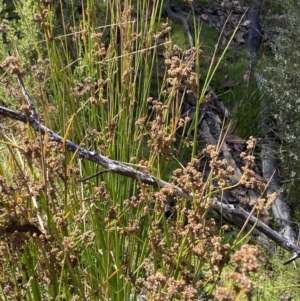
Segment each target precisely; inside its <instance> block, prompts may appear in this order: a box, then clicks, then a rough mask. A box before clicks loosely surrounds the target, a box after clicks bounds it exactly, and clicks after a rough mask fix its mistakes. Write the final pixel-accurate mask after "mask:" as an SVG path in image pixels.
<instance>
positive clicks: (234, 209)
mask: <svg viewBox="0 0 300 301" xmlns="http://www.w3.org/2000/svg"><path fill="white" fill-rule="evenodd" d="M0 115H1V116H4V117H9V118H12V119H15V120H18V121H21V122H23V123H28V124H29V125H30V126H31V127H32V128H33V129H34V130H35V131H36V132H38V133H40V134H42V135H47V136H48V137H49V138H50V139H51V140H53V141H55V142H57V143H59V144H61V145H65V147H66V149H67V150H69V151H71V152H73V153H76V155H77V156H78V157H79V158H83V159H86V160H89V161H91V162H95V163H97V164H100V165H102V166H103V167H105V168H106V169H108V170H110V171H111V172H113V173H116V174H119V175H123V176H126V177H130V178H132V179H135V180H138V181H141V182H142V183H145V184H148V185H151V186H154V187H156V188H162V187H166V186H168V185H171V184H170V183H168V182H166V181H163V180H161V179H159V178H156V177H153V176H151V175H148V174H145V173H143V172H141V171H138V170H136V169H134V168H132V167H131V166H127V165H125V164H122V163H120V162H118V161H115V160H111V159H109V158H107V157H105V156H102V155H100V154H98V153H96V152H94V151H89V150H87V149H85V148H83V147H81V146H80V145H78V144H76V143H74V142H72V141H70V140H65V139H63V138H62V137H61V136H59V135H58V134H56V133H55V132H54V131H52V130H51V129H48V128H47V127H45V126H44V125H43V124H41V123H40V122H39V121H38V120H37V119H36V118H35V117H34V115H30V116H28V117H27V116H26V115H24V114H23V113H21V112H16V111H14V110H10V109H8V108H5V107H2V106H0ZM175 193H176V195H178V196H181V197H184V198H187V199H193V194H187V193H185V192H184V191H183V190H182V189H181V188H180V187H175ZM211 207H212V208H213V209H217V210H218V211H220V212H227V213H230V214H233V215H235V216H237V217H239V218H242V219H243V220H244V221H246V220H247V219H248V218H249V224H250V225H255V228H256V229H257V230H259V231H261V232H262V233H264V234H265V235H266V236H268V237H269V238H270V239H271V240H273V241H274V242H276V243H277V244H278V245H280V246H281V247H282V248H284V249H286V250H287V251H289V252H290V253H291V254H292V255H293V257H292V258H291V259H290V260H289V261H288V262H287V263H289V262H291V261H292V260H295V259H296V258H298V257H300V248H299V247H297V246H296V245H295V244H292V243H291V242H289V241H288V240H287V239H285V238H284V237H283V236H281V235H280V234H278V233H277V232H276V231H274V230H272V229H271V228H270V227H268V226H267V225H266V224H264V223H263V222H261V221H259V220H258V219H257V218H256V217H254V216H250V217H249V213H248V212H247V211H246V210H244V209H243V208H241V207H240V206H238V205H230V204H223V203H222V202H219V201H216V202H212V204H211Z"/></svg>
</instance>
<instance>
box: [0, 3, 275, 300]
mask: <svg viewBox="0 0 300 301" xmlns="http://www.w3.org/2000/svg"><path fill="white" fill-rule="evenodd" d="M52 2H53V1H52ZM52 2H51V1H47V0H44V1H28V0H27V1H25V0H24V1H16V2H15V6H16V11H17V13H18V15H19V17H20V19H18V20H15V19H13V20H9V21H8V20H2V23H1V26H2V27H1V28H3V29H2V33H3V34H4V39H5V40H4V42H5V43H3V44H2V45H1V48H0V55H1V62H2V64H1V67H2V69H1V90H0V91H1V92H0V93H1V94H0V95H1V101H2V102H3V103H4V105H5V106H8V107H9V108H12V109H18V110H22V109H23V110H24V112H26V106H24V99H23V97H22V93H21V89H20V87H19V86H18V83H17V80H16V76H15V75H16V74H17V75H19V76H22V78H23V81H24V83H25V86H26V88H27V90H28V93H29V94H30V95H31V97H32V99H33V100H34V104H35V107H36V111H37V113H38V115H39V118H40V120H41V122H42V123H43V124H45V125H46V126H47V127H48V128H51V129H52V130H54V131H56V132H57V133H58V134H60V135H61V136H63V137H64V138H65V139H69V140H72V141H74V142H76V143H78V144H80V145H81V146H83V147H85V148H87V149H90V150H94V151H97V152H99V153H100V154H102V155H105V156H107V157H109V158H112V159H115V160H118V161H121V162H123V163H125V164H130V165H131V166H133V167H135V168H137V169H139V170H141V171H143V172H146V173H150V174H151V175H153V176H156V177H159V178H162V179H164V180H166V181H169V182H170V183H171V184H170V185H169V186H167V187H165V188H163V189H160V190H156V189H155V188H153V187H150V186H147V185H145V184H143V183H141V182H137V181H133V180H132V179H129V178H126V177H124V176H120V175H116V174H114V173H111V172H105V173H103V174H101V175H100V176H98V177H97V178H92V179H89V180H86V181H81V182H80V181H79V180H80V179H81V178H85V177H87V176H90V175H92V174H94V173H96V172H98V171H99V166H96V165H95V164H94V163H91V162H88V161H84V160H81V159H77V158H76V156H74V154H72V153H69V152H67V151H66V149H65V146H64V145H58V144H57V143H54V142H53V141H51V139H49V137H48V136H47V135H45V136H41V135H40V134H39V133H35V132H34V131H33V130H32V129H31V128H30V127H29V125H22V124H21V123H18V122H14V121H12V120H9V119H7V118H6V119H3V120H1V128H0V137H1V138H0V139H1V140H0V149H1V153H0V157H1V160H0V194H1V201H0V205H1V219H0V221H1V229H0V230H1V240H0V254H1V256H0V265H1V277H0V288H1V289H0V290H1V291H0V298H1V300H73V301H75V300H122V301H123V300H142V298H144V299H145V298H146V300H199V299H200V298H202V299H203V300H205V298H206V299H209V298H210V299H212V300H213V299H215V300H253V299H252V297H253V293H252V288H253V286H252V282H251V280H250V275H251V274H255V273H257V272H258V271H259V268H260V263H259V261H260V257H259V254H260V252H259V249H258V248H257V247H255V246H250V245H244V246H243V247H242V248H241V249H240V250H237V247H238V246H239V245H240V244H241V242H243V241H244V240H245V238H246V237H247V236H248V234H245V233H239V235H237V237H236V239H235V240H234V241H233V242H231V243H229V242H227V240H226V232H227V231H228V227H227V226H226V225H224V224H219V222H217V221H216V220H215V219H214V218H211V217H208V213H209V208H210V204H211V202H214V201H215V200H216V197H217V194H219V193H221V192H222V190H223V189H227V188H228V185H229V183H228V178H229V177H230V175H231V174H232V168H230V166H227V164H226V162H224V160H219V159H218V152H219V149H218V148H216V147H212V146H209V147H207V148H206V149H205V154H206V155H208V156H210V157H211V159H212V161H211V162H212V163H211V171H210V174H209V176H208V178H207V180H204V177H203V174H202V173H201V172H200V171H199V170H198V169H197V166H198V165H199V160H198V159H199V157H201V156H202V155H204V153H199V149H197V139H198V137H197V134H194V136H193V137H192V139H183V138H182V139H181V138H180V137H179V136H178V135H177V132H178V128H182V132H183V133H188V128H187V123H188V122H190V119H189V118H185V119H182V118H181V117H180V116H181V115H180V109H181V106H182V101H183V97H182V96H181V95H184V93H187V92H188V91H192V92H193V93H194V94H195V95H196V97H197V98H198V99H199V103H200V102H201V101H204V99H205V92H206V88H207V86H208V85H209V82H210V80H209V79H211V78H212V77H213V76H214V73H215V72H216V70H217V67H216V68H213V67H212V68H211V69H210V70H211V72H210V73H208V74H207V78H208V80H206V81H205V85H204V87H200V85H199V76H200V74H199V72H200V70H199V68H197V66H199V61H200V60H201V58H202V51H201V49H200V47H199V45H200V42H199V41H196V46H195V48H193V49H190V50H182V49H181V48H179V47H178V46H176V45H174V43H173V42H172V40H171V30H172V28H171V27H170V26H169V24H168V22H167V21H166V20H163V19H162V18H161V15H162V5H163V2H162V1H147V0H143V1H137V3H136V6H134V7H133V6H132V5H131V2H130V1H117V0H112V1H108V2H107V1H96V0H95V1H94V0H86V1H82V2H78V1H72V0H70V1H62V0H60V1H56V2H55V3H52ZM2 5H3V4H2ZM2 7H3V6H2ZM195 30H199V28H198V29H195ZM197 34H198V36H199V32H195V36H197ZM8 52H9V53H8ZM224 53H225V52H224ZM161 62H163V66H161ZM194 62H196V67H195V68H194ZM161 67H163V68H161ZM182 85H184V87H185V88H184V91H182ZM197 110H198V111H197V112H196V115H198V113H199V104H198V105H197ZM196 120H197V118H196ZM195 123H196V124H197V122H195ZM252 142H253V141H252ZM252 142H251V141H250V144H251V143H252ZM250 144H249V145H250ZM248 152H249V153H247V154H244V160H245V161H244V163H245V168H244V177H243V178H242V181H246V182H245V183H244V184H247V183H248V184H249V183H251V185H256V186H257V189H258V190H259V192H262V190H263V188H262V186H260V183H258V182H257V180H256V179H255V178H254V177H253V173H251V172H250V170H249V168H248V167H249V162H250V161H251V160H252V159H253V157H252V152H253V149H252V147H251V146H250V147H249V150H248ZM195 156H198V159H196V158H194V157H195ZM187 158H188V159H187ZM247 160H250V161H247ZM216 183H218V185H219V188H216V185H215V184H216ZM174 185H179V186H180V187H182V188H183V189H184V191H186V192H189V193H193V196H194V197H193V200H192V201H188V200H186V199H183V198H180V197H178V196H176V195H175V192H174ZM249 185H250V184H249ZM170 203H173V204H175V205H174V206H171V209H170V210H169V211H170V212H168V214H166V207H167V206H169V204H170ZM264 206H266V204H265V203H263V204H262V208H264ZM268 206H269V204H268ZM169 207H170V206H169ZM260 210H262V209H260ZM235 251H236V252H235ZM234 252H235V254H234V255H232V254H233V253H234ZM224 273H226V274H224ZM224 276H225V277H224Z"/></svg>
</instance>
